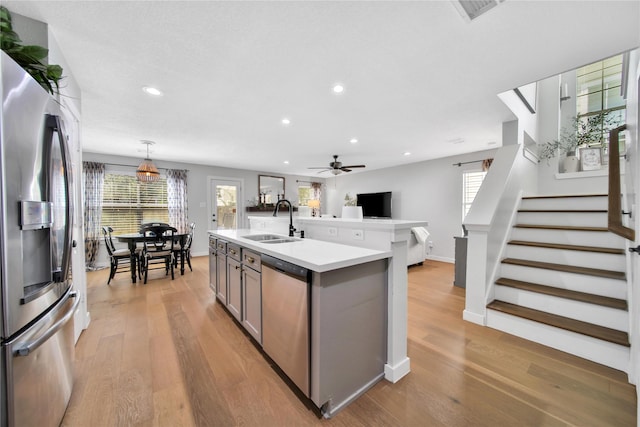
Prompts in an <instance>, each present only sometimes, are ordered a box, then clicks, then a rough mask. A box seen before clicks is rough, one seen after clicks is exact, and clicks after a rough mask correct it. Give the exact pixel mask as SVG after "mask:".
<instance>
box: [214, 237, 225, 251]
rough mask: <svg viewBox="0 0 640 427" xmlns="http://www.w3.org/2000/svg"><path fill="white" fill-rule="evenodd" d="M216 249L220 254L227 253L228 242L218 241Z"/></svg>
mask: <svg viewBox="0 0 640 427" xmlns="http://www.w3.org/2000/svg"><path fill="white" fill-rule="evenodd" d="M216 249H217V250H218V252H222V253H223V254H225V253H227V242H225V241H224V240H220V239H218V241H217V243H216Z"/></svg>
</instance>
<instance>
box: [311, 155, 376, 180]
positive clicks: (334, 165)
mask: <svg viewBox="0 0 640 427" xmlns="http://www.w3.org/2000/svg"><path fill="white" fill-rule="evenodd" d="M364 167H366V166H365V165H350V166H342V162H339V161H338V155H337V154H334V155H333V162H331V163H329V167H326V166H320V167H315V168H309V169H323V170H321V171H320V172H318V173H322V172H325V171H331V173H332V174H334V175H340V174H341V173H342V172H351V169H355V168H364Z"/></svg>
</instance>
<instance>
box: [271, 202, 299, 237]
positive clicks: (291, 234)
mask: <svg viewBox="0 0 640 427" xmlns="http://www.w3.org/2000/svg"><path fill="white" fill-rule="evenodd" d="M280 203H286V204H287V205H289V237H293V232H294V231H296V229H295V228H293V206H291V202H290V201H288V200H287V199H282V200H278V203H276V208H275V209H274V210H273V216H278V206H280Z"/></svg>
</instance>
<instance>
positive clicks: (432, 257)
mask: <svg viewBox="0 0 640 427" xmlns="http://www.w3.org/2000/svg"><path fill="white" fill-rule="evenodd" d="M425 259H430V260H432V261H440V262H448V263H449V264H455V263H456V260H455V259H454V258H448V257H443V256H436V255H428V256H427V258H425Z"/></svg>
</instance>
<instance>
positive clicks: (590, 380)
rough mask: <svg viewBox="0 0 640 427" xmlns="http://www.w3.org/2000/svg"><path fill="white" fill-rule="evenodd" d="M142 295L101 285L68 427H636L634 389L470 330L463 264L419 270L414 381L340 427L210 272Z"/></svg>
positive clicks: (375, 399)
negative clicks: (299, 389)
mask: <svg viewBox="0 0 640 427" xmlns="http://www.w3.org/2000/svg"><path fill="white" fill-rule="evenodd" d="M193 267H194V271H193V272H189V271H188V270H187V272H186V273H185V275H184V276H180V274H179V273H178V275H177V276H176V280H174V281H171V280H170V279H166V278H164V276H162V274H163V273H162V272H159V271H155V272H151V273H150V277H149V282H148V284H147V285H141V284H138V285H132V284H131V283H130V281H129V276H128V274H125V273H123V274H118V275H116V278H115V280H114V281H112V282H111V286H107V285H106V282H107V277H108V271H107V270H102V271H99V272H92V273H88V302H89V309H90V312H91V318H92V321H91V325H90V326H89V328H88V329H87V330H86V331H84V332H83V333H82V335H81V337H80V340H79V342H78V345H77V347H76V367H77V369H76V380H75V388H74V390H73V394H72V396H71V402H70V404H69V408H68V410H67V413H66V415H65V418H64V420H63V423H62V424H63V425H64V426H82V427H85V426H92V427H93V426H172V427H173V426H209V425H211V426H267V427H269V426H313V425H332V426H525V425H530V426H564V425H579V426H635V425H636V398H635V388H634V387H633V386H631V385H629V384H628V383H627V381H626V375H625V374H623V373H622V372H619V371H615V370H612V369H609V368H606V367H603V366H601V365H597V364H595V363H591V362H588V361H585V360H583V359H579V358H577V357H574V356H571V355H568V354H566V353H562V352H559V351H555V350H552V349H549V348H546V347H543V346H540V345H537V344H534V343H530V342H528V341H524V340H522V339H519V338H516V337H514V336H510V335H507V334H504V333H501V332H499V331H495V330H492V329H489V328H483V327H480V326H478V325H474V324H471V323H468V322H464V321H463V320H462V310H463V307H464V290H463V289H460V288H456V287H454V286H452V280H453V266H452V265H451V264H446V263H439V262H432V261H427V262H425V264H424V266H422V267H412V268H411V269H410V270H409V319H408V322H409V323H408V334H409V342H408V354H409V357H410V358H411V373H410V374H409V375H408V376H406V377H405V378H403V379H402V380H400V381H399V382H398V383H396V384H391V383H389V382H387V381H384V380H383V381H381V382H379V383H378V384H377V385H376V386H374V387H373V388H372V389H371V390H370V391H369V392H367V393H366V394H365V395H364V396H362V397H361V398H360V399H358V400H357V401H355V402H354V403H352V404H351V405H350V406H348V407H347V408H346V409H344V410H343V411H342V412H340V413H338V414H337V415H336V416H335V417H334V418H332V419H330V420H323V419H318V418H317V417H316V415H315V414H314V413H313V412H311V411H309V410H308V409H307V408H306V407H305V405H304V404H303V403H302V402H301V401H300V400H299V399H298V398H297V397H296V396H295V394H294V393H293V392H292V391H291V390H290V389H289V388H288V386H287V385H286V384H285V383H284V382H283V381H282V380H281V379H280V377H279V376H278V375H277V374H276V373H275V372H274V371H273V369H272V368H271V367H270V366H269V365H268V363H267V362H266V360H265V359H264V358H263V356H262V355H261V353H260V352H259V351H258V350H257V349H256V348H255V347H254V345H253V344H252V343H251V341H250V340H249V338H248V337H247V335H245V334H244V333H243V332H241V330H240V329H239V328H238V326H237V324H236V323H234V322H233V321H232V320H231V316H230V315H229V314H228V313H227V312H226V311H225V310H224V309H223V308H222V306H221V305H220V303H218V302H216V300H215V298H214V296H213V294H212V292H211V291H210V289H209V288H208V259H207V258H206V257H198V258H194V259H193Z"/></svg>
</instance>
